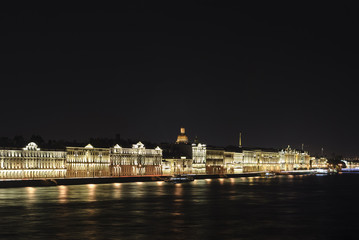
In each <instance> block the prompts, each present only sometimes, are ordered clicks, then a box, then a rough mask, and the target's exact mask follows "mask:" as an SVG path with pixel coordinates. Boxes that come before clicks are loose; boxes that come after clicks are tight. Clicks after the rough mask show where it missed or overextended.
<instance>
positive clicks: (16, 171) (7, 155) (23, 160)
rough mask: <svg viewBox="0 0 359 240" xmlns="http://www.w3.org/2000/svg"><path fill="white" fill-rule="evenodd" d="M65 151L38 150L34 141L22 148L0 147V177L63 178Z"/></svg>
mask: <svg viewBox="0 0 359 240" xmlns="http://www.w3.org/2000/svg"><path fill="white" fill-rule="evenodd" d="M65 175H66V152H63V151H55V150H54V151H52V150H40V148H38V147H37V145H36V144H35V143H34V142H30V143H29V144H28V145H27V146H26V147H25V148H23V149H0V178H1V179H34V178H63V177H65Z"/></svg>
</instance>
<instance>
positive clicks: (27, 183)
mask: <svg viewBox="0 0 359 240" xmlns="http://www.w3.org/2000/svg"><path fill="white" fill-rule="evenodd" d="M261 175H263V172H251V173H239V174H210V175H209V174H206V175H193V178H194V179H217V178H240V177H255V176H261ZM169 177H171V176H170V175H150V176H122V177H101V178H57V179H31V180H30V179H24V180H18V179H14V180H0V188H16V187H47V186H57V185H81V184H104V183H126V182H156V181H165V180H166V179H168V178H169Z"/></svg>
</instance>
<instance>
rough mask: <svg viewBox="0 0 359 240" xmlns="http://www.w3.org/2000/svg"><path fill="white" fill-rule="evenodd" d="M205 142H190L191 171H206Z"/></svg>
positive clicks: (202, 172)
mask: <svg viewBox="0 0 359 240" xmlns="http://www.w3.org/2000/svg"><path fill="white" fill-rule="evenodd" d="M206 155H207V149H206V144H201V143H198V144H195V143H193V144H192V160H193V162H192V173H194V174H205V173H206Z"/></svg>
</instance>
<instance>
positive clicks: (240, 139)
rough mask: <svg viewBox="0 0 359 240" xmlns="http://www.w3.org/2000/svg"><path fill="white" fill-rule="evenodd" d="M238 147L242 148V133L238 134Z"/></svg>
mask: <svg viewBox="0 0 359 240" xmlns="http://www.w3.org/2000/svg"><path fill="white" fill-rule="evenodd" d="M239 147H240V148H242V133H241V132H239Z"/></svg>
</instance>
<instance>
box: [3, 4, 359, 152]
mask: <svg viewBox="0 0 359 240" xmlns="http://www.w3.org/2000/svg"><path fill="white" fill-rule="evenodd" d="M238 2H240V1H238ZM6 10H7V9H5V8H4V9H2V10H1V14H0V16H1V17H0V22H1V39H2V41H1V42H2V43H1V45H2V46H1V52H0V69H1V71H0V79H1V94H0V101H1V103H2V104H1V105H2V107H1V112H2V114H1V118H0V123H1V129H0V136H9V137H13V136H15V135H18V134H23V135H25V136H28V135H31V134H40V135H42V136H43V137H44V138H45V139H49V138H51V139H69V140H71V139H85V138H89V137H113V136H114V135H115V134H117V133H120V134H121V136H122V137H123V138H136V139H143V140H147V141H155V142H166V141H168V142H174V141H175V139H176V136H177V134H178V132H179V128H180V127H182V126H183V127H186V129H187V132H188V135H189V137H190V138H191V139H193V137H194V136H195V135H197V136H198V138H199V140H200V141H201V142H204V143H207V144H211V145H219V146H225V145H229V144H237V142H238V133H239V131H241V132H242V133H243V143H244V145H245V146H261V147H275V148H282V147H286V146H287V145H288V144H290V145H291V146H293V147H297V148H299V147H300V146H301V144H302V143H304V144H305V148H306V149H307V150H310V152H311V153H319V152H320V149H321V147H324V151H325V152H327V154H331V153H332V152H335V153H337V154H343V155H345V156H349V155H350V156H351V155H359V149H358V146H359V137H358V136H359V126H358V120H359V115H358V114H357V111H358V91H359V90H358V87H357V86H356V84H355V83H356V82H357V81H358V75H359V74H358V66H359V65H358V56H359V55H358V53H359V51H358V42H359V39H358V29H359V28H358V27H359V24H358V8H356V6H354V5H353V6H352V5H349V4H347V5H345V4H342V3H340V4H338V3H337V4H336V5H328V3H326V4H323V5H319V4H318V5H304V4H298V5H295V4H291V5H285V4H284V5H283V4H280V5H279V4H278V5H273V4H272V3H267V4H266V5H263V4H260V3H256V4H253V5H251V6H249V5H240V4H234V3H231V2H226V3H225V2H224V1H189V2H183V1H167V2H153V1H129V3H124V4H123V5H121V6H118V5H117V6H110V5H107V6H71V7H70V6H42V8H36V7H34V6H32V7H31V8H25V9H23V10H17V11H16V12H13V11H12V13H10V12H6Z"/></svg>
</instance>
